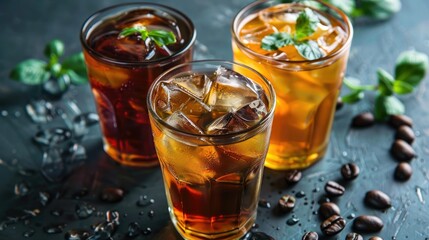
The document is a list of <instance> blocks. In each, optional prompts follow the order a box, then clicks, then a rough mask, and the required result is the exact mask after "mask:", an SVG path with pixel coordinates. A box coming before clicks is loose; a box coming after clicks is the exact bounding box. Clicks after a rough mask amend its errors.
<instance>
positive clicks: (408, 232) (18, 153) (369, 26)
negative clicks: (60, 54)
mask: <svg viewBox="0 0 429 240" xmlns="http://www.w3.org/2000/svg"><path fill="white" fill-rule="evenodd" d="M121 2H122V1H119V0H104V1H95V0H92V1H85V0H74V1H72V0H63V1H53V0H38V1H26V0H3V1H0V26H1V27H0V32H1V37H0V222H1V224H0V239H27V238H26V237H25V236H24V235H25V233H27V234H29V233H30V232H32V231H34V235H33V236H32V237H31V239H64V234H65V232H67V231H68V230H70V229H90V226H91V225H92V224H96V223H98V222H100V221H103V219H104V212H105V211H107V210H117V211H119V212H120V222H121V225H120V227H119V229H118V231H117V233H116V234H115V235H114V237H113V238H114V239H127V237H126V232H127V230H128V225H129V223H130V222H134V221H136V222H138V223H139V225H140V226H141V228H142V229H146V228H148V227H149V228H151V230H152V232H151V233H150V234H148V235H140V236H139V237H137V238H136V239H180V236H179V235H178V234H177V233H176V231H175V230H174V227H173V226H172V224H171V222H170V220H169V216H168V213H167V202H166V199H165V194H164V189H163V184H162V178H161V173H160V170H159V169H158V168H152V169H132V168H126V167H121V166H118V165H116V164H115V163H113V162H112V160H110V159H109V158H108V157H107V156H106V154H105V153H104V152H103V150H102V143H101V138H100V131H99V128H98V126H95V127H92V128H91V129H90V132H89V133H88V134H87V135H86V136H85V137H84V138H83V139H82V140H80V143H81V144H82V145H83V146H84V147H85V148H86V151H87V158H86V160H85V161H84V162H83V164H81V165H78V166H75V168H74V170H73V171H72V172H71V173H70V174H69V175H68V177H67V178H65V179H64V180H63V181H60V182H49V181H46V180H45V178H44V177H43V176H42V174H41V171H40V169H41V163H42V156H43V149H41V148H40V147H37V146H36V145H35V144H34V143H33V142H32V140H31V137H32V136H34V135H35V133H36V132H37V131H38V130H39V129H50V128H52V127H67V126H68V124H70V122H69V121H68V120H67V118H71V117H73V116H75V115H77V114H79V113H86V112H94V111H95V108H94V103H93V99H92V95H91V93H90V91H89V86H88V85H84V86H78V87H75V88H73V89H71V90H70V91H69V92H68V93H67V94H66V95H65V96H63V98H62V99H61V100H60V101H54V102H53V104H54V106H55V107H57V108H59V109H62V110H63V112H64V113H65V114H66V115H67V116H66V118H65V119H63V118H61V117H57V118H55V119H54V120H53V121H52V122H50V123H47V124H36V123H33V122H32V121H31V120H30V118H29V116H28V115H27V114H26V111H25V105H26V104H27V103H29V102H30V101H32V100H36V99H41V98H42V96H41V94H40V88H39V87H30V86H25V85H23V84H20V83H17V82H13V81H11V80H10V79H9V78H8V75H9V71H10V69H12V67H13V66H14V65H15V64H16V63H18V62H19V61H22V60H24V59H27V58H43V47H44V45H45V43H47V42H48V41H49V40H51V39H53V38H59V39H61V40H63V41H64V42H65V43H66V54H71V53H74V52H77V51H80V50H81V48H80V42H79V38H78V36H79V30H80V27H81V24H82V23H83V21H84V20H85V19H86V18H87V17H88V16H89V15H90V14H91V13H93V12H95V11H96V10H99V9H101V8H103V7H107V6H110V5H113V4H116V3H121ZM153 2H155V1H153ZM157 2H160V3H163V4H166V5H169V6H172V7H175V8H177V9H179V10H181V11H183V12H184V13H186V14H187V15H188V16H189V17H190V18H191V19H193V21H194V23H195V25H196V28H197V31H198V37H197V39H198V41H197V43H196V51H195V58H197V59H205V58H218V59H232V54H231V49H230V32H229V30H230V23H231V20H232V18H233V16H234V15H235V13H236V12H237V11H238V10H239V9H241V8H242V7H243V6H244V5H246V4H247V3H248V2H250V1H238V0H217V1H209V0H206V1H204V0H183V1H175V0H169V1H157ZM402 2H403V6H402V10H401V12H399V13H398V14H396V15H395V16H394V17H393V18H392V19H390V20H388V21H384V22H367V23H356V24H355V36H354V40H353V44H352V47H351V54H350V60H349V65H348V70H347V72H348V75H352V76H355V77H358V78H360V79H362V80H363V81H364V82H365V83H375V81H376V75H375V71H376V69H377V68H378V67H382V68H384V69H386V70H388V71H389V72H393V68H394V62H395V59H396V57H397V56H398V54H399V53H400V52H402V51H404V50H409V49H415V50H418V51H421V52H424V53H426V54H429V17H428V12H429V1H427V0H413V1H402ZM427 78H428V77H426V80H425V82H424V83H423V84H422V86H420V88H419V89H417V90H416V91H415V92H414V93H413V94H412V95H410V96H407V97H403V98H402V100H403V101H404V102H405V105H406V107H407V114H408V115H409V116H411V117H412V118H413V119H414V122H415V124H414V129H415V131H416V134H417V139H416V141H415V143H414V145H413V146H414V148H415V150H416V152H417V154H418V158H416V159H415V160H414V161H413V162H412V163H411V165H412V166H413V169H414V174H413V176H412V178H411V180H409V181H407V182H405V183H400V182H397V181H394V179H393V171H394V168H395V167H396V164H397V161H395V160H394V159H393V158H392V157H391V156H390V154H389V148H390V144H391V142H392V140H393V136H394V130H393V129H392V128H390V127H389V126H387V125H385V124H377V125H375V126H373V127H370V128H367V129H362V130H355V129H351V128H350V127H349V126H350V122H351V118H352V117H353V116H354V115H355V114H357V113H360V112H362V111H368V110H371V108H372V105H373V97H374V96H373V95H369V96H367V98H366V99H365V100H364V101H363V102H361V103H359V104H357V105H353V106H345V107H344V108H343V109H341V110H340V111H338V112H337V113H336V116H335V122H334V127H333V131H332V135H331V141H330V146H329V150H328V153H327V155H326V157H325V158H324V159H323V160H322V161H320V162H319V163H317V164H316V165H314V166H312V167H310V168H309V169H306V170H305V171H303V179H302V180H301V181H300V182H299V183H298V184H296V185H295V186H285V185H284V184H281V182H282V176H283V174H284V173H282V172H276V171H272V170H269V169H265V173H264V180H263V185H262V191H261V198H263V199H266V200H268V201H269V202H270V203H271V205H272V206H275V205H276V202H277V200H278V199H279V198H280V196H282V195H283V194H286V193H289V194H296V193H298V192H300V191H303V193H305V197H303V198H298V200H297V207H296V209H295V210H294V212H292V213H290V214H286V215H276V214H274V213H273V207H272V208H271V209H268V208H259V209H258V218H257V221H256V222H257V224H258V227H257V228H256V229H255V231H262V232H266V233H267V234H269V235H271V236H273V237H274V238H275V239H301V236H302V235H303V233H304V232H305V231H310V230H314V231H318V232H319V233H320V230H319V225H320V219H319V218H318V216H317V215H315V214H313V212H314V211H315V210H317V209H318V206H319V204H318V201H319V200H320V199H323V198H324V192H323V186H324V184H325V182H326V181H328V180H336V179H339V178H340V172H339V168H340V166H341V165H342V164H344V163H347V162H356V163H357V164H358V165H359V166H360V167H361V175H360V176H359V178H358V179H356V180H355V181H353V182H351V183H349V184H347V185H346V188H347V191H346V193H345V195H344V196H342V197H341V198H338V199H336V200H335V201H336V202H337V203H338V205H339V206H340V208H341V210H342V215H343V216H344V217H347V216H349V217H350V216H351V215H353V214H355V215H356V216H358V215H361V214H371V215H376V216H379V217H380V218H381V219H382V220H383V221H384V223H385V227H384V229H383V230H382V231H381V232H380V233H378V235H379V236H381V237H383V238H384V239H401V240H403V239H413V240H414V239H416V240H417V239H421V240H423V239H428V238H429V207H428V204H429V203H428V202H427V201H428V199H429V185H428V181H429V164H428V159H426V158H427V155H428V153H429V121H427V119H428V117H429V108H428V106H427V102H428V101H429V93H428V92H427V91H426V89H427V87H429V81H428V79H427ZM70 169H71V167H70ZM19 183H24V184H27V185H28V186H29V192H28V194H27V195H25V196H17V195H16V194H15V193H14V187H15V185H16V184H19ZM107 187H115V188H120V189H123V190H124V191H125V196H124V198H123V200H122V201H120V202H118V203H106V202H103V201H100V200H99V195H100V192H101V191H102V190H103V189H105V188H107ZM85 189H86V190H88V193H87V194H86V195H85V194H83V195H82V196H81V197H80V199H76V192H82V191H83V190H85ZM371 189H380V190H382V191H384V192H386V193H388V194H389V195H390V196H391V197H392V202H393V207H392V208H390V209H388V210H386V211H379V210H373V209H370V208H368V207H366V206H365V205H364V203H363V197H364V194H365V192H366V191H368V190H371ZM41 192H42V195H43V193H48V194H49V196H50V198H49V199H50V200H49V201H48V202H47V203H46V204H42V202H41V201H40V193H41ZM145 195H146V196H147V197H148V199H153V200H154V203H152V204H150V203H149V204H148V206H137V205H136V202H137V201H138V200H139V198H140V197H143V196H145ZM82 202H86V203H88V204H89V205H91V206H93V207H95V209H96V210H95V211H94V213H93V214H92V216H90V217H89V218H86V219H79V218H78V217H77V215H76V213H75V208H76V205H79V204H82ZM24 210H31V211H32V214H33V215H35V216H31V214H30V213H29V212H28V211H27V213H25V211H24ZM151 210H152V211H154V212H153V213H154V214H153V216H149V215H150V211H151ZM55 211H60V212H62V215H61V216H54V215H55ZM53 213H54V214H53ZM26 216H27V217H26ZM20 217H21V218H23V219H19V218H20ZM291 217H295V218H298V219H299V220H300V221H299V223H298V224H296V225H293V226H289V225H287V224H286V222H287V220H288V219H290V218H291ZM347 221H348V224H347V226H346V228H345V230H344V231H342V232H341V233H340V234H339V235H337V236H336V237H332V238H326V239H344V238H345V235H346V234H347V233H348V232H350V231H351V225H352V224H351V223H352V220H350V219H347ZM52 224H66V225H65V227H64V229H63V232H62V233H57V234H50V235H48V234H46V233H45V232H44V231H43V228H44V227H46V226H50V225H52ZM364 236H365V239H368V238H369V236H371V234H365V235H364Z"/></svg>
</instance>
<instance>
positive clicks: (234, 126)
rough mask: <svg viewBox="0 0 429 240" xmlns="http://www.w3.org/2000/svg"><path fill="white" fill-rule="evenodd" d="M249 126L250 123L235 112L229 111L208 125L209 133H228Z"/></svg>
mask: <svg viewBox="0 0 429 240" xmlns="http://www.w3.org/2000/svg"><path fill="white" fill-rule="evenodd" d="M246 128H248V125H247V124H246V123H245V122H244V121H243V120H242V119H241V118H240V117H238V116H237V115H236V114H235V113H233V112H230V113H227V114H225V115H223V116H221V117H219V118H217V119H215V120H214V121H213V122H211V123H210V124H209V125H208V126H207V127H206V133H207V134H226V133H233V132H238V131H241V130H244V129H246Z"/></svg>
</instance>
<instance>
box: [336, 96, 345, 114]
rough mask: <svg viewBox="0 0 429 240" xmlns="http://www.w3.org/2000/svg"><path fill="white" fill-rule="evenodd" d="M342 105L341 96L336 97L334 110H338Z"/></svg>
mask: <svg viewBox="0 0 429 240" xmlns="http://www.w3.org/2000/svg"><path fill="white" fill-rule="evenodd" d="M343 107H344V102H343V99H341V97H338V98H337V105H336V106H335V110H337V111H338V110H340V109H341V108H343Z"/></svg>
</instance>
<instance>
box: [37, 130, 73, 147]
mask: <svg viewBox="0 0 429 240" xmlns="http://www.w3.org/2000/svg"><path fill="white" fill-rule="evenodd" d="M71 137H72V133H71V131H70V130H68V129H65V128H52V129H47V130H41V131H39V132H37V133H36V135H35V136H34V137H33V140H34V141H35V142H36V143H38V144H40V145H42V146H43V145H44V146H55V145H57V144H60V143H63V142H65V141H67V140H69V139H70V138H71Z"/></svg>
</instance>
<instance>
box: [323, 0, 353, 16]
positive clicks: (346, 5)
mask: <svg viewBox="0 0 429 240" xmlns="http://www.w3.org/2000/svg"><path fill="white" fill-rule="evenodd" d="M324 2H327V3H330V4H332V5H334V6H335V7H337V8H339V9H341V10H342V11H343V12H344V13H345V14H347V15H349V16H350V15H351V14H352V13H353V10H354V9H355V5H356V4H355V1H354V0H324Z"/></svg>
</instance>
